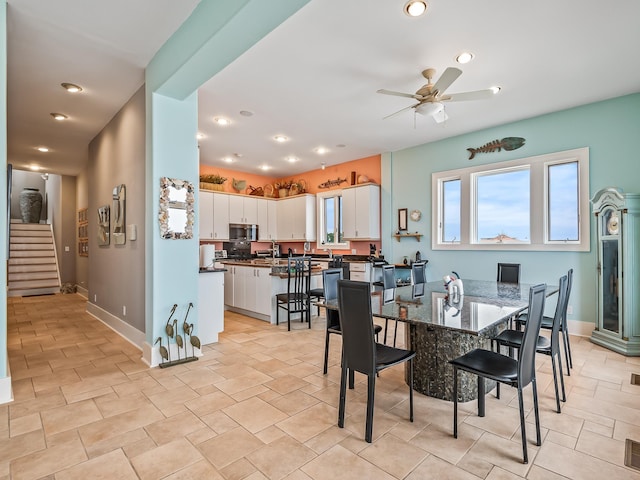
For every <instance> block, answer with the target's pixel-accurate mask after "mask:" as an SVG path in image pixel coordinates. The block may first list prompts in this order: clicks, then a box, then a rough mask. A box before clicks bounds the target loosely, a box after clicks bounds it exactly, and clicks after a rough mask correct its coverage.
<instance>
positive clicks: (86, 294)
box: [76, 284, 89, 300]
mask: <svg viewBox="0 0 640 480" xmlns="http://www.w3.org/2000/svg"><path fill="white" fill-rule="evenodd" d="M76 293H77V294H78V295H80V296H81V297H82V298H84V299H85V300H89V290H87V289H86V288H84V287H81V286H80V285H78V284H76Z"/></svg>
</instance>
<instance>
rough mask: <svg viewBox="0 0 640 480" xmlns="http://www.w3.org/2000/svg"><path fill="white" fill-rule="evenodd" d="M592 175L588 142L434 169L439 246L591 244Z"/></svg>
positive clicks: (526, 247)
mask: <svg viewBox="0 0 640 480" xmlns="http://www.w3.org/2000/svg"><path fill="white" fill-rule="evenodd" d="M588 179H589V150H588V149H587V148H581V149H576V150H569V151H566V152H558V153H553V154H548V155H541V156H538V157H530V158H524V159H520V160H513V161H508V162H501V163H494V164H489V165H481V166H477V167H470V168H464V169H459V170H451V171H447V172H437V173H433V174H432V196H433V198H432V208H433V212H432V213H433V219H434V221H433V224H432V229H433V231H432V248H433V249H434V250H441V249H454V250H456V249H457V250H470V249H484V250H571V251H588V250H589V242H590V238H589V221H588V219H589V198H588ZM582 219H584V221H582Z"/></svg>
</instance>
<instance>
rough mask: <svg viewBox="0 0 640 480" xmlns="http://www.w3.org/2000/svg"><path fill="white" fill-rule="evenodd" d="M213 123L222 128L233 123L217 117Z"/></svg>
mask: <svg viewBox="0 0 640 480" xmlns="http://www.w3.org/2000/svg"><path fill="white" fill-rule="evenodd" d="M213 121H214V122H216V123H217V124H218V125H220V126H221V127H226V126H227V125H229V124H230V123H231V122H230V121H229V120H227V119H226V118H224V117H215V118H214V119H213Z"/></svg>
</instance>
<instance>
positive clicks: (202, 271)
mask: <svg viewBox="0 0 640 480" xmlns="http://www.w3.org/2000/svg"><path fill="white" fill-rule="evenodd" d="M226 271H227V269H226V268H201V269H200V270H199V272H198V273H216V272H226Z"/></svg>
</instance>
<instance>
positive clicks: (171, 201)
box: [158, 177, 195, 240]
mask: <svg viewBox="0 0 640 480" xmlns="http://www.w3.org/2000/svg"><path fill="white" fill-rule="evenodd" d="M194 192H195V190H194V188H193V184H192V183H191V182H188V181H186V180H178V179H176V178H168V177H162V178H160V211H159V213H158V220H159V221H160V236H161V237H162V238H168V239H174V240H177V239H188V238H193V222H194V218H195V212H194V207H193V205H194Z"/></svg>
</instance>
